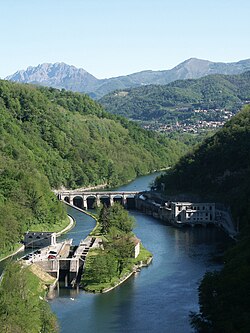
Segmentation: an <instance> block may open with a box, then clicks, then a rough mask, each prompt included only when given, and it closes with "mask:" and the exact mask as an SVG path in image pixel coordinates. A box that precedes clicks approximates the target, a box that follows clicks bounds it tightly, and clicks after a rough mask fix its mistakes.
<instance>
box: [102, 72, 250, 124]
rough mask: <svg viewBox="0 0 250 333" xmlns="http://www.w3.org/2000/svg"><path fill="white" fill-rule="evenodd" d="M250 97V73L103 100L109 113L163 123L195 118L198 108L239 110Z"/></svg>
mask: <svg viewBox="0 0 250 333" xmlns="http://www.w3.org/2000/svg"><path fill="white" fill-rule="evenodd" d="M246 100H250V72H246V73H243V74H240V75H210V76H205V77H203V78H200V79H196V80H183V81H175V82H172V83H169V84H167V85H148V86H142V87H139V88H133V89H132V88H131V89H124V90H122V91H121V90H120V91H119V90H117V91H115V92H112V93H110V94H108V95H105V96H104V97H102V98H101V99H100V103H101V104H102V105H103V106H104V107H105V109H106V110H107V111H108V112H111V113H114V114H119V115H123V116H125V117H127V118H131V119H136V120H141V121H152V120H157V121H160V122H162V123H171V122H172V123H173V122H176V120H179V121H180V120H183V119H184V120H191V119H193V118H194V117H195V116H197V115H195V114H194V113H193V112H192V111H193V110H194V109H199V108H200V109H220V108H227V109H229V110H231V111H236V110H238V109H239V108H240V107H241V105H242V103H244V102H245V101H246Z"/></svg>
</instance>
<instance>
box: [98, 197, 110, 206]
mask: <svg viewBox="0 0 250 333" xmlns="http://www.w3.org/2000/svg"><path fill="white" fill-rule="evenodd" d="M100 203H101V204H103V205H105V206H107V207H110V206H111V201H110V196H109V195H107V194H103V195H100Z"/></svg>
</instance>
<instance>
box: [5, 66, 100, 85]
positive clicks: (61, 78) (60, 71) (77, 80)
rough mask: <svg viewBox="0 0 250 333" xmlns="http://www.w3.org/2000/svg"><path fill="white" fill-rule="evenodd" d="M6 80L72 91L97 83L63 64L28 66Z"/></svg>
mask: <svg viewBox="0 0 250 333" xmlns="http://www.w3.org/2000/svg"><path fill="white" fill-rule="evenodd" d="M6 80H10V81H15V82H22V83H32V84H37V85H42V86H48V87H53V88H58V89H66V90H72V91H86V90H88V88H89V87H92V86H93V85H95V84H96V82H98V79H96V78H95V77H94V76H93V75H91V74H89V73H88V72H87V71H85V70H84V69H81V68H76V67H74V66H70V65H67V64H64V63H55V64H47V63H45V64H41V65H38V66H37V67H31V66H30V67H28V68H27V69H26V70H21V71H17V72H16V73H15V74H13V75H10V76H7V77H6Z"/></svg>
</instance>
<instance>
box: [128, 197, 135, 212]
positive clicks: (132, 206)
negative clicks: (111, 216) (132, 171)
mask: <svg viewBox="0 0 250 333" xmlns="http://www.w3.org/2000/svg"><path fill="white" fill-rule="evenodd" d="M126 208H127V209H135V208H136V205H135V197H134V196H132V195H127V196H126Z"/></svg>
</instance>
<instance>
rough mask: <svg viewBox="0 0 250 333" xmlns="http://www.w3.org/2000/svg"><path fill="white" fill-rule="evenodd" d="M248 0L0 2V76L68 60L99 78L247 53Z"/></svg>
mask: <svg viewBox="0 0 250 333" xmlns="http://www.w3.org/2000/svg"><path fill="white" fill-rule="evenodd" d="M249 14H250V1H249V0H207V1H203V0H171V1H170V0H40V1H39V0H0V45H1V52H0V59H1V63H0V77H1V78H4V77H5V76H7V75H9V74H12V73H14V72H15V71H17V70H18V69H26V68H27V67H28V66H29V65H31V66H36V65H38V64H39V63H44V62H52V63H53V62H65V63H68V64H70V65H75V66H76V67H81V68H84V69H85V70H87V71H88V72H90V73H91V74H93V75H94V76H96V77H97V78H104V77H112V76H118V75H123V74H129V73H133V72H137V71H141V70H145V69H152V70H163V69H170V68H172V67H174V66H175V65H177V64H178V63H180V62H182V61H184V60H186V59H188V58H191V57H196V58H201V59H207V60H211V61H223V62H233V61H238V60H242V59H247V58H250V40H249V35H250V20H249Z"/></svg>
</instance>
